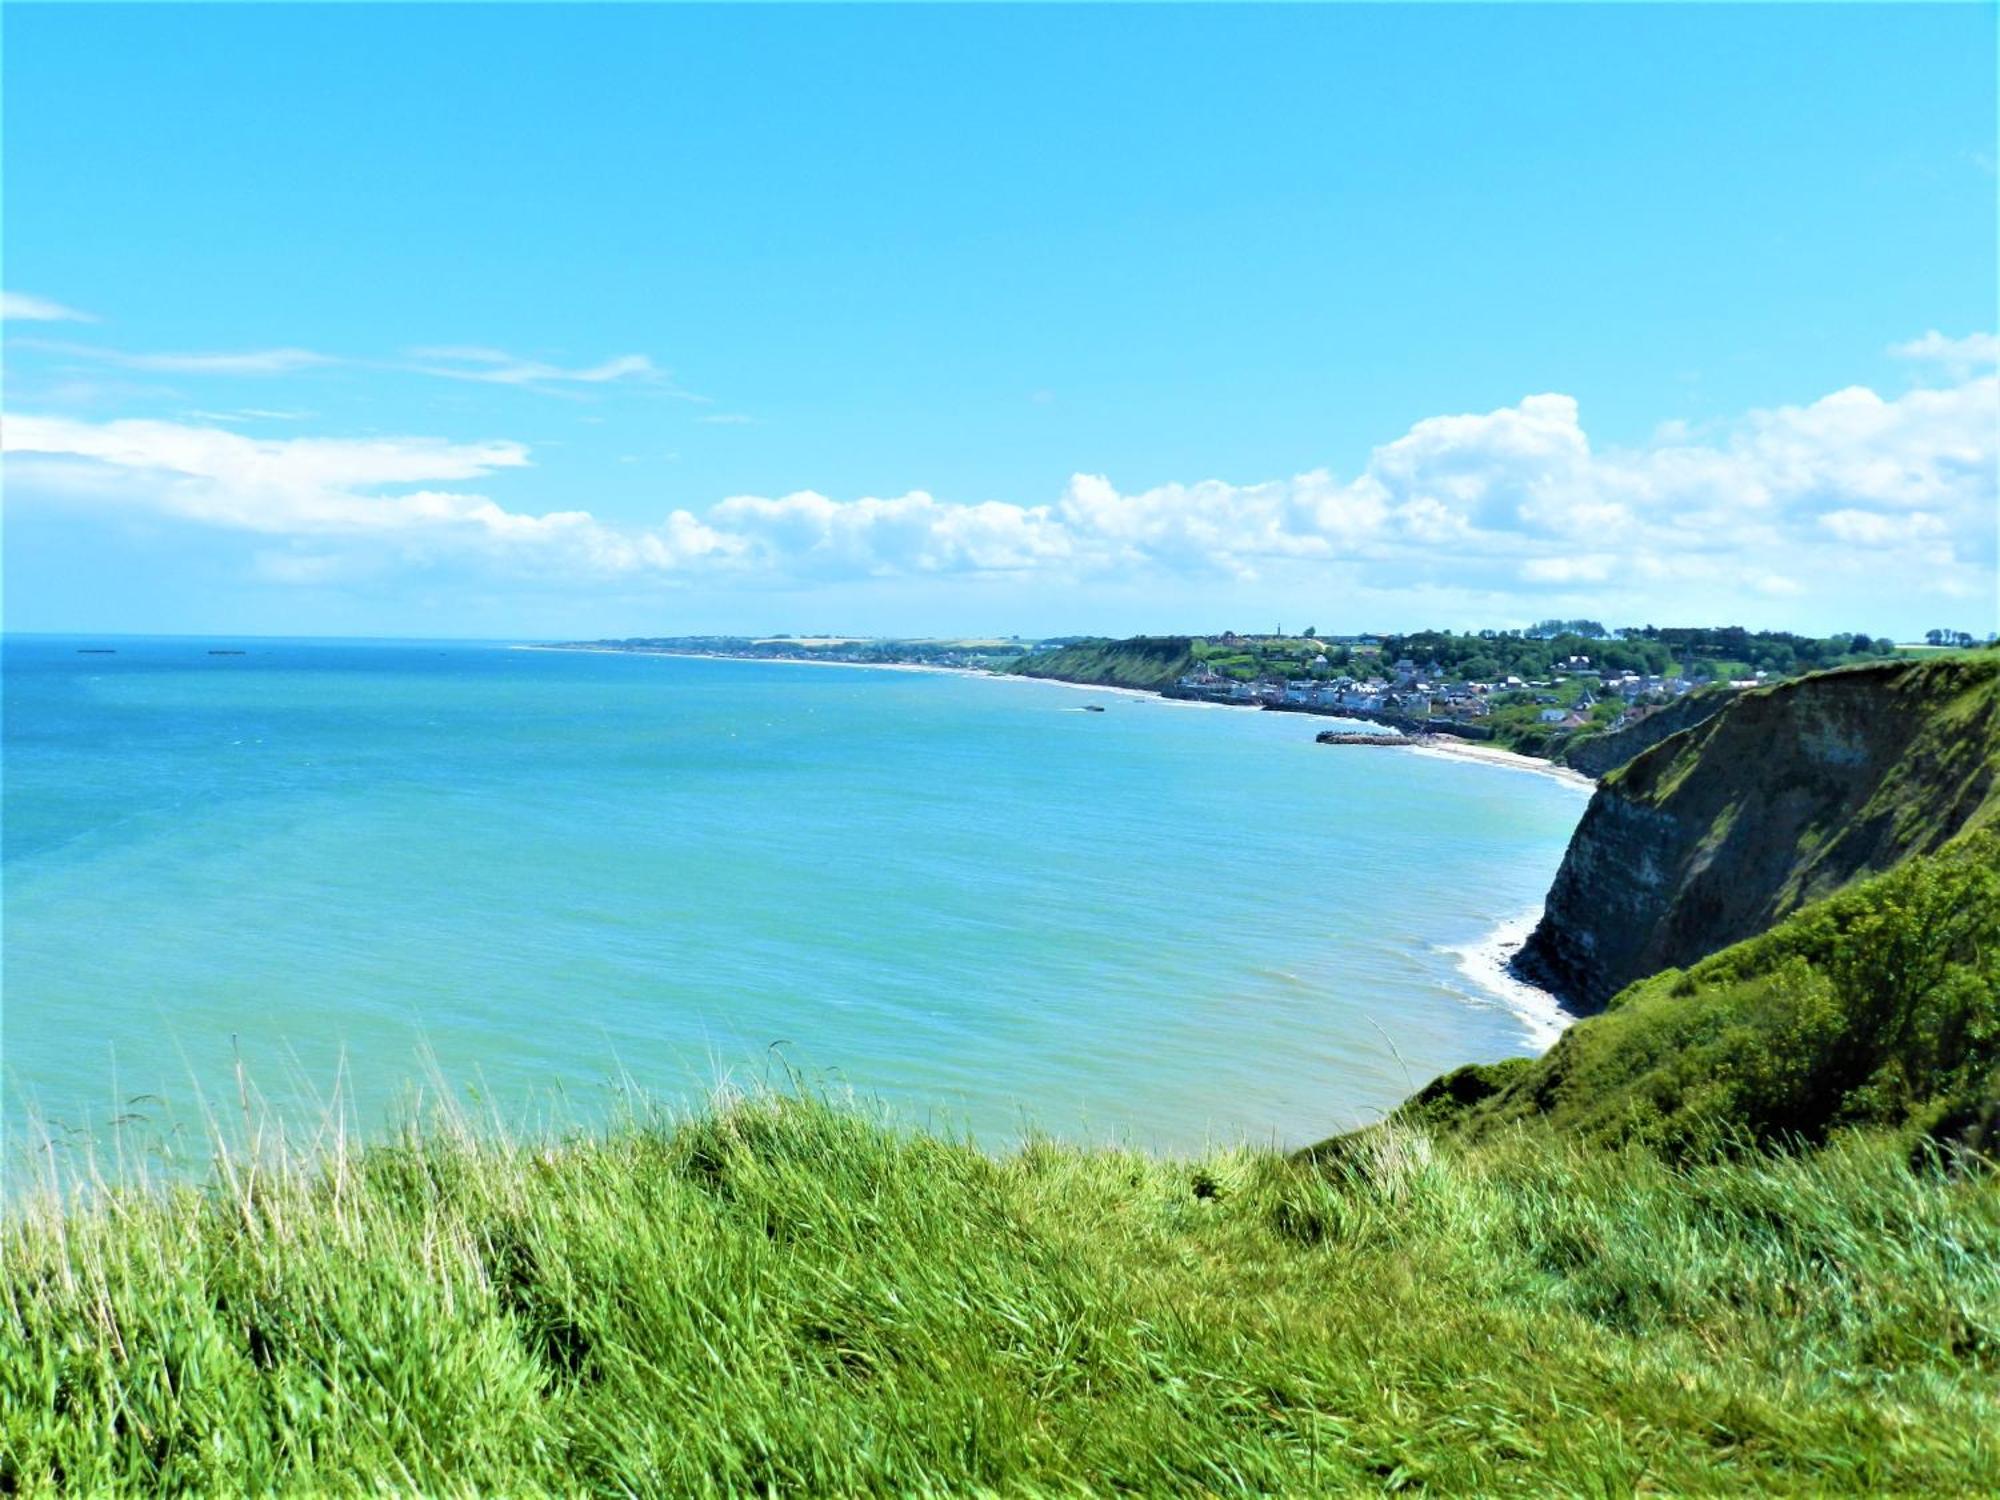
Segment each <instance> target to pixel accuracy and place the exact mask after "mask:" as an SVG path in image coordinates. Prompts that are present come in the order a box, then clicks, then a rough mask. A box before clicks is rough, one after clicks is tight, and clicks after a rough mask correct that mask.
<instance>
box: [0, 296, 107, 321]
mask: <svg viewBox="0 0 2000 1500" xmlns="http://www.w3.org/2000/svg"><path fill="white" fill-rule="evenodd" d="M0 321H5V322H8V323H95V322H96V321H97V319H96V318H95V317H94V316H93V315H92V314H90V313H87V312H78V311H77V310H76V309H75V308H73V307H64V306H63V305H62V303H60V302H51V301H50V300H49V299H48V298H46V297H33V296H30V295H29V294H28V293H26V292H0Z"/></svg>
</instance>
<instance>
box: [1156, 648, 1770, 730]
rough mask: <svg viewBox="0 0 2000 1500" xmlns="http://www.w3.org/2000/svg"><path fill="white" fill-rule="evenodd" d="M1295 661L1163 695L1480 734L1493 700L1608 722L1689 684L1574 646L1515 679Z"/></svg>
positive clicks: (1189, 678) (1189, 683) (1407, 664)
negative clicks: (1297, 666) (1356, 670)
mask: <svg viewBox="0 0 2000 1500" xmlns="http://www.w3.org/2000/svg"><path fill="white" fill-rule="evenodd" d="M1305 665H1306V667H1307V668H1308V671H1307V673H1306V674H1305V675H1303V676H1298V677H1290V678H1282V679H1280V678H1258V679H1255V680H1252V681H1242V680H1240V679H1236V678H1231V677H1227V676H1224V675H1223V674H1221V673H1219V672H1217V671H1216V670H1215V669H1214V668H1213V667H1211V666H1208V665H1206V664H1204V665H1202V666H1201V667H1198V668H1196V669H1195V670H1194V671H1192V672H1187V673H1184V674H1182V675H1181V676H1180V677H1179V678H1177V679H1175V682H1174V685H1173V688H1172V689H1171V691H1170V694H1169V696H1172V697H1178V698H1191V699H1198V700H1201V701H1204V702H1210V703H1232V704H1242V705H1245V706H1256V707H1261V708H1273V709H1282V710H1290V711H1292V712H1297V713H1323V714H1333V715H1338V716H1340V717H1343V718H1355V719H1363V720H1374V721H1377V722H1381V723H1385V724H1391V725H1396V726H1398V727H1406V726H1407V727H1421V728H1424V729H1427V730H1429V731H1431V732H1433V733H1436V732H1444V733H1454V734H1458V735H1461V736H1463V737H1465V738H1469V739H1488V738H1491V737H1492V736H1493V730H1492V729H1491V727H1490V726H1488V725H1487V724H1486V722H1485V721H1486V720H1488V719H1490V718H1491V717H1492V715H1493V713H1494V710H1495V709H1497V708H1510V707H1511V708H1529V709H1532V711H1533V719H1534V721H1535V722H1536V723H1539V724H1542V725H1545V726H1548V727H1550V728H1553V729H1564V730H1577V729H1590V728H1598V729H1607V730H1617V729H1624V728H1626V727H1628V726H1630V725H1632V724H1636V723H1638V722H1639V721H1641V720H1642V719H1644V718H1646V717H1647V716H1648V715H1650V714H1652V713H1654V712H1655V711H1657V710H1658V709H1661V708H1664V707H1666V706H1667V705H1668V704H1670V703H1672V702H1674V701H1676V700H1678V699H1680V698H1682V697H1685V696H1686V695H1687V694H1689V693H1691V692H1693V691H1694V690H1695V683H1694V682H1693V681H1692V680H1690V679H1689V678H1687V677H1684V676H1667V675H1665V674H1662V673H1657V672H1655V673H1643V674H1642V673H1638V672H1634V671H1631V670H1629V669H1628V670H1623V671H1618V672H1615V673H1614V672H1607V671H1606V670H1605V669H1603V668H1601V667H1598V666H1595V665H1593V664H1592V662H1591V659H1590V657H1589V656H1587V655H1583V654H1575V655H1571V656H1569V657H1566V658H1565V659H1564V660H1563V662H1562V663H1561V668H1560V670H1559V671H1558V672H1556V673H1554V674H1552V675H1551V676H1549V677H1545V678H1534V679H1524V678H1521V677H1519V676H1515V675H1513V674H1511V673H1510V674H1507V675H1505V676H1503V677H1499V678H1497V679H1495V680H1493V681H1490V682H1480V681H1472V680H1469V679H1467V678H1463V677H1457V678H1454V677H1452V676H1451V675H1450V674H1449V673H1447V672H1446V671H1445V669H1444V668H1443V667H1442V666H1441V665H1440V664H1439V663H1438V662H1436V661H1428V662H1424V663H1422V664H1419V663H1417V662H1414V661H1411V660H1410V659H1409V658H1408V657H1404V658H1402V659H1400V660H1398V661H1395V662H1393V663H1391V664H1389V665H1388V666H1386V667H1385V668H1383V669H1382V670H1381V671H1380V672H1378V673H1376V674H1373V675H1370V676H1366V677H1356V676H1354V675H1351V674H1347V673H1343V674H1341V675H1338V676H1335V675H1332V674H1331V670H1330V664H1329V660H1328V658H1327V657H1326V655H1325V654H1324V653H1321V654H1318V655H1315V656H1313V657H1311V658H1309V659H1308V660H1307V662H1306V663H1305ZM1766 675H1767V674H1765V673H1763V672H1756V673H1753V674H1752V675H1751V676H1749V677H1745V678H1732V679H1727V680H1725V681H1724V682H1722V683H1721V684H1719V686H1722V687H1727V688H1741V687H1755V686H1757V685H1758V684H1760V683H1761V682H1763V681H1764V680H1765V677H1766Z"/></svg>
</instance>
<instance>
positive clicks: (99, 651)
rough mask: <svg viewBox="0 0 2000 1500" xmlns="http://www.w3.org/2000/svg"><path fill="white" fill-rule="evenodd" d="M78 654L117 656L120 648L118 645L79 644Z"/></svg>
mask: <svg viewBox="0 0 2000 1500" xmlns="http://www.w3.org/2000/svg"><path fill="white" fill-rule="evenodd" d="M76 654H77V655H78V656H116V655H117V654H118V648H117V647H116V646H78V647H77V648H76Z"/></svg>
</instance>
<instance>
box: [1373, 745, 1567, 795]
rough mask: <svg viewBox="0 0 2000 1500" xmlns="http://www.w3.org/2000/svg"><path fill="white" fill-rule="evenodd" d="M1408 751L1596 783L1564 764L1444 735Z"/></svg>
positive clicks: (1562, 779)
mask: <svg viewBox="0 0 2000 1500" xmlns="http://www.w3.org/2000/svg"><path fill="white" fill-rule="evenodd" d="M1410 753H1411V754H1412V755H1442V756H1446V757H1448V758H1449V759H1452V760H1477V761H1484V762H1485V763H1486V764H1487V765H1489V766H1507V767H1510V768H1512V769H1513V770H1516V771H1533V772H1535V773H1536V774H1537V775H1540V776H1553V777H1555V778H1556V780H1558V781H1567V782H1570V783H1572V784H1574V785H1576V786H1585V787H1594V786H1596V785H1597V781H1596V778H1594V777H1590V776H1586V775H1584V774H1583V772H1581V771H1573V770H1571V769H1570V768H1569V767H1568V766H1559V765H1556V764H1555V763H1554V762H1553V761H1546V760H1542V759H1541V758H1540V757H1538V756H1533V755H1522V754H1520V753H1519V752H1518V751H1514V750H1503V749H1501V748H1500V746H1498V745H1482V744H1478V743H1476V742H1474V741H1472V740H1455V739H1452V738H1451V737H1450V736H1448V735H1437V736H1434V737H1432V738H1431V739H1428V740H1426V741H1424V742H1423V743H1422V744H1418V745H1412V746H1410Z"/></svg>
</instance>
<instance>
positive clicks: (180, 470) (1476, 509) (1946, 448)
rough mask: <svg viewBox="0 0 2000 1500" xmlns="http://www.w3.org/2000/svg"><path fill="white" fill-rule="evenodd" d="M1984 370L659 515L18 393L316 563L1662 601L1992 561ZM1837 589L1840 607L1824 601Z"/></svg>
mask: <svg viewBox="0 0 2000 1500" xmlns="http://www.w3.org/2000/svg"><path fill="white" fill-rule="evenodd" d="M1997 429H2000V382H1996V379H1995V377H1993V376H1992V375H1983V376H1980V377H1977V378H1972V379H1967V380H1964V381H1962V382H1960V383H1958V384H1956V385H1953V386H1950V387H1946V388H1937V389H1918V390H1912V391H1909V392H1906V393H1905V394H1903V395H1900V396H1895V397H1884V396H1882V395H1879V394H1877V393H1876V392H1874V391H1871V390H1867V389H1863V388H1859V387H1854V388H1849V389H1846V390H1841V391H1836V392H1834V393H1832V394H1831V395H1828V396H1826V397H1824V398H1822V399H1821V400H1818V401H1815V402H1812V403H1809V404H1806V405H1802V406H1786V407H1777V408H1772V409H1769V410H1764V411H1757V412H1752V413H1749V414H1748V415H1746V416H1745V417H1743V418H1742V419H1740V420H1739V421H1737V422H1735V423H1734V424H1730V425H1728V426H1726V427H1724V428H1722V429H1720V430H1719V431H1717V432H1715V433H1714V434H1712V435H1711V436H1709V437H1708V438H1706V439H1704V440H1701V441H1696V440H1695V439H1694V438H1693V437H1691V435H1690V433H1689V431H1688V430H1687V429H1686V428H1684V427H1678V426H1673V425H1667V426H1663V427H1662V428H1660V429H1659V430H1658V432H1657V435H1656V437H1655V439H1654V440H1653V441H1652V442H1650V443H1646V444H1642V445H1639V446H1636V447H1629V448H1618V447H1613V448H1605V449H1599V448H1597V447H1596V446H1594V445H1593V444H1592V443H1591V441H1590V439H1589V437H1588V435H1587V433H1586V430H1585V428H1584V426H1583V419H1582V413H1581V411H1580V410H1579V407H1578V404H1577V402H1576V401H1575V400H1573V399H1572V398H1570V397H1568V396H1564V395H1559V394H1542V395H1534V396H1529V397H1526V398H1524V399H1523V400H1522V401H1520V402H1519V403H1518V404H1516V405H1513V406H1506V407H1501V408H1499V409H1497V410H1494V411H1489V412H1484V413H1471V414H1459V415H1451V416H1440V417H1433V418H1429V419H1426V420H1424V421H1420V422H1418V423H1416V424H1415V425H1413V426H1412V427H1411V428H1410V429H1409V430H1408V431H1407V432H1405V433H1403V434H1401V435H1400V436H1397V437H1394V438H1392V439H1391V440H1389V441H1387V442H1385V443H1383V444H1382V445H1380V446H1379V447H1377V448H1376V449H1374V451H1373V452H1372V453H1371V454H1369V455H1368V457H1367V460H1366V462H1365V463H1364V464H1363V465H1362V467H1361V468H1360V470H1359V471H1358V472H1357V473H1355V474H1354V475H1353V476H1352V477H1350V478H1345V479H1343V478H1340V477H1337V476H1336V475H1335V474H1333V473H1331V472H1330V471H1327V470H1323V469H1322V470H1313V471H1310V472H1307V473H1305V474H1301V475H1298V476H1295V477H1293V478H1290V479H1278V480H1266V481H1262V482H1257V483H1251V484H1234V483H1229V482H1225V481H1222V480H1214V479H1211V480H1203V481H1199V482H1196V483H1189V484H1166V485H1160V486H1157V487H1154V488H1151V489H1147V490H1140V491H1134V492H1126V491H1122V490H1120V489H1119V488H1118V487H1117V486H1116V485H1115V484H1114V483H1113V482H1112V481H1111V480H1110V478H1108V477H1107V476H1104V475H1093V474H1078V475H1075V476H1073V477H1072V478H1071V479H1070V481H1069V482H1068V484H1067V485H1066V486H1064V488H1063V489H1062V490H1061V491H1060V492H1059V493H1058V494H1056V495H1055V496H1054V497H1053V498H1052V499H1050V500H1048V501H1047V502H1045V503H1040V504H1018V503H1010V502H1005V501H998V500H989V501H983V502H976V503H968V502H956V501H950V500H944V499H940V498H938V497H936V496H934V495H931V494H928V493H925V492H923V491H912V492H911V493H908V494H905V495H901V496H893V497H876V496H864V497H861V498H857V499H848V500H839V499H834V498H832V497H829V496H827V495H824V494H820V493H818V492H815V491H810V490H805V491H799V492H796V493H792V494H787V495H782V496H777V497H767V496H759V495H737V496H733V497H730V498H727V499H724V500H722V501H720V502H718V503H716V504H713V505H711V506H710V507H708V508H707V509H706V511H704V512H701V513H696V512H694V511H690V510H675V511H673V512H672V513H671V514H669V515H668V516H667V517H666V518H665V519H664V520H663V521H660V522H659V523H657V524H654V525H649V526H631V525H620V524H614V523H611V522H607V521H604V520H601V519H599V518H598V517H596V516H593V515H592V514H591V513H589V512H588V511H585V510H581V509H569V510H558V511H552V512H549V513H546V514H527V513H521V512H516V511H511V510H508V509H505V508H503V507H502V506H501V505H500V504H499V503H497V502H496V501H495V500H493V499H491V498H489V497H488V496H486V495H485V494H483V493H477V492H476V490H477V489H478V488H480V486H477V485H473V486H472V487H471V488H468V485H472V482H474V481H482V480H489V479H499V478H503V477H504V476H505V475H506V474H507V473H509V472H511V471H516V470H519V469H522V468H523V467H525V466H527V464H528V450H527V449H526V448H525V447H524V446H523V445H521V444H519V443H511V442H489V443H469V444H468V443H448V442H444V441H441V440H437V439H426V438H382V439H337V438H303V437H302V438H290V439H284V440H277V439H258V438H252V437H248V436H245V435H243V434H240V433H235V432H229V431H223V430H220V429H217V428H213V427H194V426H183V425H180V424H175V423H168V422H111V423H103V424H95V423H87V422H80V421H73V420H68V419H63V418H53V417H35V416H29V417H17V418H14V419H12V420H10V421H9V423H8V424H7V431H6V446H7V448H8V449H9V450H10V452H14V453H17V454H19V455H21V458H20V459H19V460H15V461H14V462H16V463H20V462H25V463H27V464H28V465H30V467H29V469H28V470H27V471H25V477H26V478H28V479H30V480H31V481H32V485H30V486H29V489H30V490H31V491H32V492H41V491H47V492H50V493H60V494H67V495H71V496H74V497H77V498H78V499H79V500H80V501H87V502H89V503H95V504H106V503H123V504H130V505H139V506H144V507H148V508H151V509H154V510H157V511H163V512H166V513H168V514H172V515H175V516H180V517H183V518H186V519H188V520H193V521H199V522H202V523H204V524H207V525H212V526H220V527H229V528H234V529H237V530H244V531H251V532H258V533H263V534H267V535H272V536H287V537H292V538H305V539H314V538H318V539H321V541H322V542H323V543H325V545H314V546H312V547H309V548H308V549H307V550H306V551H305V552H303V553H301V554H298V555H294V554H290V553H274V554H273V556H274V557H276V558H277V560H276V561H274V562H270V563H268V564H261V565H260V566H261V567H263V569H264V575H265V576H267V577H270V578H292V579H295V580H297V581H299V582H309V581H312V580H313V579H315V578H324V577H331V576H334V575H335V574H336V573H337V572H338V571H339V569H340V568H342V567H345V566H347V564H346V563H344V562H324V561H301V560H299V558H300V557H301V556H303V557H307V558H319V557H322V556H333V555H334V554H335V553H336V552H337V551H338V550H339V549H340V548H350V549H351V548H359V547H366V546H368V545H371V543H370V539H371V538H372V539H374V540H375V542H376V543H379V544H380V545H382V546H386V547H393V548H399V549H404V550H405V551H407V550H408V549H411V548H419V549H430V550H429V551H427V552H426V553H425V555H434V554H435V551H436V549H446V548H456V549H459V550H460V551H466V552H470V553H473V554H476V555H478V556H480V557H484V558H488V559H492V560H496V561H498V562H500V563H503V564H504V565H505V566H507V567H510V568H513V569H515V570H525V571H528V572H531V573H533V574H535V575H536V576H538V577H543V578H546V579H548V580H550V581H559V580H562V579H571V580H585V579H591V578H604V577H616V576H625V577H632V578H638V579H645V578H711V579H714V578H734V579H741V580H748V581H758V582H763V583H801V584H804V583H813V584H824V583H827V582H829V581H834V580H842V579H853V580H866V579H881V578H892V577H903V578H923V577H933V578H937V577H970V576H977V575H989V576H995V577H1003V576H1004V577H1011V578H1017V579H1019V578H1032V579H1034V580H1036V581H1038V582H1042V583H1053V584H1056V585H1068V584H1071V583H1076V582H1081V581H1086V580H1088V581H1091V582H1094V583H1099V584H1104V583H1119V584H1138V583H1140V582H1143V581H1144V580H1149V579H1150V580H1171V579H1189V580H1207V581H1208V582H1207V583H1206V584H1204V585H1203V586H1204V587H1210V586H1213V585H1217V584H1222V585H1228V584H1232V583H1237V584H1247V583H1248V582H1249V581H1252V580H1258V581H1260V582H1259V587H1263V586H1264V584H1265V583H1283V582H1289V583H1290V584H1294V585H1297V586H1300V587H1307V586H1310V587H1312V588H1314V589H1316V590H1324V591H1328V592H1336V591H1339V590H1344V589H1353V590H1356V591H1360V590H1367V591H1373V592H1375V593H1377V594H1380V593H1382V592H1384V591H1388V592H1390V593H1398V592H1399V593H1400V594H1402V595H1404V596H1407V597H1412V598H1418V597H1421V598H1460V599H1478V600H1481V601H1485V603H1484V605H1483V607H1486V608H1492V607H1493V604H1492V601H1496V600H1508V599H1512V600H1518V601H1520V602H1521V608H1522V610H1523V612H1527V611H1531V610H1533V609H1535V608H1538V607H1539V606H1540V605H1541V604H1542V603H1543V602H1544V601H1549V602H1554V601H1559V600H1564V599H1573V600H1576V601H1578V603H1579V605H1581V606H1588V609H1589V612H1592V613H1598V612H1604V613H1612V612H1615V611H1616V610H1618V609H1619V608H1620V607H1621V605H1620V602H1619V601H1621V600H1628V601H1630V605H1629V607H1630V608H1631V609H1632V610H1633V611H1634V612H1635V613H1636V612H1640V611H1644V612H1650V613H1654V614H1658V615H1666V614H1670V613H1676V612H1679V611H1682V610H1684V609H1689V608H1693V607H1694V605H1693V604H1692V603H1691V602H1690V601H1693V600H1697V599H1702V600H1715V601H1719V602H1718V603H1717V604H1716V605H1715V607H1716V608H1719V609H1724V610H1726V609H1728V608H1730V607H1731V605H1730V601H1732V600H1735V599H1742V598H1756V597H1787V596H1792V597H1803V598H1808V599H1820V600H1823V601H1826V602H1827V607H1828V608H1829V609H1833V607H1834V606H1836V605H1838V606H1841V607H1843V608H1844V607H1848V604H1849V601H1851V602H1852V604H1853V605H1866V604H1868V603H1870V602H1871V601H1872V600H1876V599H1880V598H1884V597H1891V596H1905V597H1915V596H1919V595H1924V594H1928V593H1932V592H1935V593H1941V594H1945V595H1949V596H1953V597H1961V598H1978V597H1981V596H1982V595H1984V596H1987V597H1990V596H1991V595H1992V592H1993V588H1994V568H1995V557H1994V552H1995V535H1994V533H1995V518H1996V514H2000V485H1996V477H1995V467H1996V462H1997V461H2000V459H1996V430H1997ZM1836 612H1837V611H1836Z"/></svg>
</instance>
